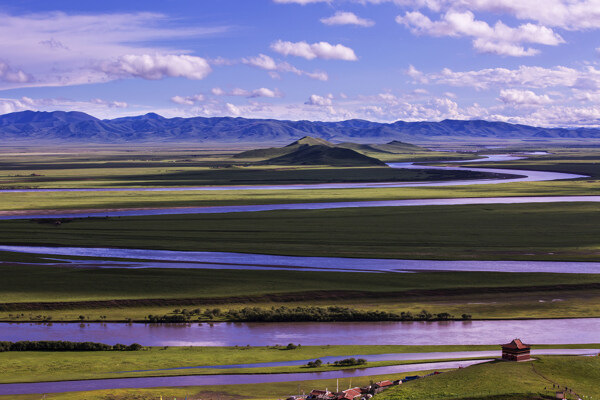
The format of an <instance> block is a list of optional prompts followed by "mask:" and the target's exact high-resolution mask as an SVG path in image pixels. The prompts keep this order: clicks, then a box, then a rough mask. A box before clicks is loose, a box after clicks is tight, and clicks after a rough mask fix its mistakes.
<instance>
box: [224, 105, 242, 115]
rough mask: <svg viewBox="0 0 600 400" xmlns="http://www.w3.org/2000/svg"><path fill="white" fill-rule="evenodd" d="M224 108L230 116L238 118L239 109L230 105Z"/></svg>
mask: <svg viewBox="0 0 600 400" xmlns="http://www.w3.org/2000/svg"><path fill="white" fill-rule="evenodd" d="M226 107H227V111H228V112H229V113H230V114H232V115H235V116H238V115H240V114H241V111H240V109H239V108H238V107H236V106H235V105H233V104H231V103H227V104H226Z"/></svg>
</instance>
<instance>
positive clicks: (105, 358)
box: [0, 344, 600, 383]
mask: <svg viewBox="0 0 600 400" xmlns="http://www.w3.org/2000/svg"><path fill="white" fill-rule="evenodd" d="M534 347H535V348H586V349H590V348H591V349H593V348H600V346H599V345H598V344H586V345H581V344H580V345H552V346H548V345H546V346H534ZM480 350H498V351H499V346H498V345H475V346H459V345H457V346H398V345H388V346H366V345H365V346H301V347H298V348H296V349H294V350H286V349H285V347H273V346H271V347H268V346H266V347H168V348H163V347H148V348H145V349H144V350H141V351H120V352H114V351H81V352H27V351H24V352H5V353H0V383H17V382H47V381H64V380H81V379H111V378H126V377H148V376H181V375H215V374H272V373H298V372H322V371H332V370H339V369H354V368H356V367H338V366H334V365H327V364H324V365H323V366H321V367H319V368H308V367H306V366H302V365H301V366H284V367H254V368H237V369H226V370H224V369H218V368H206V369H204V368H202V369H180V370H174V369H171V370H167V371H165V370H164V369H168V368H179V367H195V366H219V365H229V364H254V363H267V362H278V361H293V360H311V359H317V358H322V357H326V356H339V357H340V359H342V358H345V357H349V356H354V355H369V354H385V353H428V352H446V351H480ZM474 358H477V357H472V358H468V357H465V358H461V359H452V358H446V359H443V358H440V359H439V360H426V361H420V360H410V361H399V360H397V361H394V360H390V361H377V362H368V363H367V364H366V367H380V366H387V365H401V364H414V363H422V362H437V361H441V360H444V361H454V360H465V359H474ZM480 358H481V357H480ZM488 358H489V357H488ZM136 371H138V372H136ZM116 373H118V375H115V374H116Z"/></svg>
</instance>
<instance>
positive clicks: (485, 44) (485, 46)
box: [473, 39, 540, 57]
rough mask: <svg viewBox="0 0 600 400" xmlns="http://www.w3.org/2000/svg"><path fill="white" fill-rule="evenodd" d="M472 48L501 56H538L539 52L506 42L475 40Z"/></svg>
mask: <svg viewBox="0 0 600 400" xmlns="http://www.w3.org/2000/svg"><path fill="white" fill-rule="evenodd" d="M473 48H474V49H475V50H478V51H479V52H481V53H493V54H498V55H501V56H511V57H525V56H534V55H536V54H539V53H540V51H539V50H537V49H534V48H531V47H529V48H525V47H523V46H519V45H516V44H512V43H507V42H490V41H489V40H485V39H475V40H474V41H473Z"/></svg>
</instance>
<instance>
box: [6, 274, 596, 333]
mask: <svg viewBox="0 0 600 400" xmlns="http://www.w3.org/2000/svg"><path fill="white" fill-rule="evenodd" d="M0 273H1V274H2V277H3V279H2V280H0V292H1V293H2V303H0V310H1V311H0V321H2V320H3V321H23V322H26V321H44V320H47V319H49V317H50V318H51V319H52V320H53V321H79V319H80V318H79V317H80V316H84V317H85V319H86V321H126V320H128V319H132V320H135V321H144V320H145V318H146V317H147V316H148V315H149V314H152V315H165V314H169V315H171V314H172V312H173V310H174V309H183V308H188V309H197V308H200V309H201V310H202V311H204V309H205V308H211V309H212V308H215V307H216V308H219V309H221V310H223V311H225V310H230V309H232V310H237V309H240V308H243V307H247V306H255V307H260V308H265V309H268V308H271V307H273V306H275V307H276V306H279V305H282V304H285V305H286V306H288V307H295V306H321V307H327V306H332V305H343V306H347V307H351V308H354V309H359V310H371V311H375V310H379V311H388V312H394V313H401V312H402V311H410V312H413V313H418V312H420V311H421V310H422V309H427V310H428V311H430V312H433V313H442V312H449V313H451V314H453V315H455V316H457V317H460V316H461V315H462V314H463V313H467V314H471V315H472V317H473V318H475V319H484V318H568V317H591V316H600V288H599V285H600V275H588V274H545V273H497V272H424V273H418V274H397V273H387V274H378V273H343V274H340V273H336V272H306V271H244V270H226V269H224V270H202V269H154V268H153V269H133V270H132V269H95V268H70V267H45V266H36V265H10V264H8V265H2V266H0ZM227 294H235V295H229V296H228V295H227ZM48 303H49V304H48ZM193 318H194V320H198V317H196V316H195V317H193ZM212 319H213V320H216V321H219V320H222V319H223V317H213V318H212ZM201 320H202V321H205V320H206V318H204V317H203V318H201Z"/></svg>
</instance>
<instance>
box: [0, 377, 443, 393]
mask: <svg viewBox="0 0 600 400" xmlns="http://www.w3.org/2000/svg"><path fill="white" fill-rule="evenodd" d="M429 372H433V371H420V372H418V373H419V374H427V373H429ZM415 374H417V373H416V372H415V373H412V372H409V373H406V374H402V375H403V376H404V375H415ZM384 379H398V376H397V375H376V376H367V377H355V378H341V379H339V381H336V380H335V379H327V380H313V381H299V382H280V383H266V384H253V385H252V384H250V385H233V384H232V385H219V386H191V387H174V388H152V389H116V390H99V391H89V392H72V393H56V394H46V397H45V398H46V399H49V400H50V399H51V400H159V399H160V397H161V396H162V399H163V400H175V399H180V400H181V399H184V398H185V396H188V400H276V399H280V398H287V397H288V396H289V395H291V394H299V393H302V392H303V391H304V392H306V393H308V392H310V391H311V390H312V389H315V388H317V389H325V388H329V390H331V389H333V388H335V387H336V384H338V383H339V385H340V389H341V388H347V387H349V386H350V385H352V386H357V385H358V386H365V385H368V384H369V383H370V382H371V381H374V382H377V381H381V380H384ZM40 398H41V396H40V395H16V396H15V395H10V396H0V400H40Z"/></svg>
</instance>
